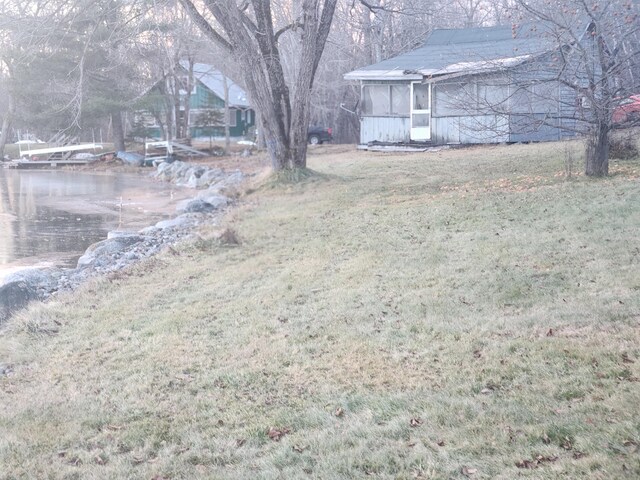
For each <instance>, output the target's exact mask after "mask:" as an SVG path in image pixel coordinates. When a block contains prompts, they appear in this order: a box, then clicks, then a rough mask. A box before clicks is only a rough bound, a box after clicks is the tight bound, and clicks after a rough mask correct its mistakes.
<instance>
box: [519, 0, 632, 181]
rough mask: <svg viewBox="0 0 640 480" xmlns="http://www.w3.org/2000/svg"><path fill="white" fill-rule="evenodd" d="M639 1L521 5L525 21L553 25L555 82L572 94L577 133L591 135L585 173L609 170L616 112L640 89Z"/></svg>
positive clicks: (550, 32) (557, 0) (549, 33)
mask: <svg viewBox="0 0 640 480" xmlns="http://www.w3.org/2000/svg"><path fill="white" fill-rule="evenodd" d="M639 3H640V2H638V0H590V1H588V2H587V1H586V0H555V1H553V2H549V1H548V0H543V1H537V2H532V1H527V0H518V5H519V7H520V8H521V9H522V11H523V12H524V13H525V16H527V17H530V18H531V17H532V18H534V19H536V20H540V21H542V22H544V24H546V25H548V31H547V32H546V33H544V35H546V36H547V37H549V38H550V39H552V40H553V41H554V42H555V43H556V46H557V49H556V52H557V54H556V57H555V58H556V64H555V65H554V72H557V73H556V74H555V76H554V78H552V79H551V80H552V81H556V82H559V83H560V84H561V86H562V87H563V88H565V89H569V90H570V91H572V92H573V95H572V96H571V98H572V100H571V101H573V102H576V103H577V105H575V106H576V107H577V108H575V109H573V110H572V111H573V112H574V115H573V117H574V120H576V122H577V123H575V124H574V125H575V128H577V129H578V130H580V131H581V132H582V133H585V134H586V136H587V149H586V162H585V173H586V174H587V175H590V176H605V175H607V174H608V171H609V147H610V134H611V132H612V130H613V129H614V128H615V127H616V125H615V124H614V122H613V112H614V110H615V109H616V108H617V107H618V105H619V101H620V98H621V97H625V96H628V95H629V94H631V93H635V92H637V91H638V90H639V89H640V81H639V77H638V75H637V74H638V66H639V65H640V41H639V40H640V38H639V32H640V21H639V18H640V17H639V13H640V10H639V8H640V7H639Z"/></svg>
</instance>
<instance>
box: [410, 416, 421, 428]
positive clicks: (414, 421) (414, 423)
mask: <svg viewBox="0 0 640 480" xmlns="http://www.w3.org/2000/svg"><path fill="white" fill-rule="evenodd" d="M409 425H411V426H412V427H414V428H415V427H419V426H420V425H422V419H420V418H412V419H411V420H409Z"/></svg>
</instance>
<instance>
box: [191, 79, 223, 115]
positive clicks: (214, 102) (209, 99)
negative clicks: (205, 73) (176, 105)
mask: <svg viewBox="0 0 640 480" xmlns="http://www.w3.org/2000/svg"><path fill="white" fill-rule="evenodd" d="M196 82H197V83H196V93H195V94H193V93H192V94H191V96H190V97H189V108H192V109H198V108H224V99H221V98H220V97H218V96H217V95H216V94H215V93H213V92H212V91H211V90H209V89H208V88H207V87H205V86H204V85H203V84H202V83H201V82H200V81H196Z"/></svg>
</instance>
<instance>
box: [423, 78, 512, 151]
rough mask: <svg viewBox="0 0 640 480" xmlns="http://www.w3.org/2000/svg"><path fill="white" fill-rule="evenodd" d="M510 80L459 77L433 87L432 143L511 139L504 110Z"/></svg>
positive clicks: (482, 141) (495, 141)
mask: <svg viewBox="0 0 640 480" xmlns="http://www.w3.org/2000/svg"><path fill="white" fill-rule="evenodd" d="M508 97H509V81H508V78H507V77H506V76H505V75H503V74H499V75H487V76H483V77H479V76H467V77H459V78H455V79H451V80H443V81H441V82H435V83H434V85H433V102H432V103H433V104H432V114H431V116H432V131H431V140H432V141H433V143H436V144H446V143H452V144H457V143H502V142H507V141H508V140H509V119H508V115H506V114H505V113H504V112H503V110H506V108H505V107H504V105H505V102H506V101H507V100H508Z"/></svg>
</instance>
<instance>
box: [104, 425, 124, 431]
mask: <svg viewBox="0 0 640 480" xmlns="http://www.w3.org/2000/svg"><path fill="white" fill-rule="evenodd" d="M104 428H106V429H107V430H111V431H117V430H122V429H123V428H124V427H123V426H122V425H107V426H106V427H104Z"/></svg>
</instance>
